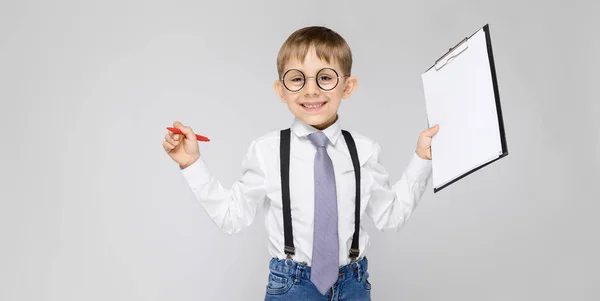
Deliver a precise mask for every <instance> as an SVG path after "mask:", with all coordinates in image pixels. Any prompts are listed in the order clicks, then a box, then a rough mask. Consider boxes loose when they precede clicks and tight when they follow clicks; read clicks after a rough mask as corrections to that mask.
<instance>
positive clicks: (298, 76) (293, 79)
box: [283, 70, 304, 91]
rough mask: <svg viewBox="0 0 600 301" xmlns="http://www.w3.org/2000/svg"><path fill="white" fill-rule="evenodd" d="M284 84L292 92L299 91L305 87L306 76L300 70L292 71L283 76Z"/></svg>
mask: <svg viewBox="0 0 600 301" xmlns="http://www.w3.org/2000/svg"><path fill="white" fill-rule="evenodd" d="M283 84H284V85H285V87H286V88H288V89H289V90H291V91H298V90H300V89H302V87H303V86H304V74H302V72H300V71H298V70H290V71H288V72H286V74H285V75H284V76H283Z"/></svg>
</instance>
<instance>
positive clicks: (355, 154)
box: [342, 130, 360, 260]
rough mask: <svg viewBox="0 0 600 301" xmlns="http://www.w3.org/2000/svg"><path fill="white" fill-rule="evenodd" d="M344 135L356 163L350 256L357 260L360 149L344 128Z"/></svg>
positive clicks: (353, 163) (358, 250)
mask: <svg viewBox="0 0 600 301" xmlns="http://www.w3.org/2000/svg"><path fill="white" fill-rule="evenodd" d="M342 135H344V139H346V144H347V145H348V150H349V151H350V157H351V158H352V165H354V178H355V179H356V185H355V186H356V192H355V196H354V236H353V237H352V246H351V247H350V255H349V256H350V258H351V259H352V260H355V259H356V258H357V257H358V254H360V249H359V248H358V233H359V231H360V163H359V161H358V151H357V150H356V143H354V139H353V138H352V135H350V132H348V131H345V130H342Z"/></svg>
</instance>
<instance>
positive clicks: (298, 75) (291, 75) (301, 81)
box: [281, 68, 347, 92]
mask: <svg viewBox="0 0 600 301" xmlns="http://www.w3.org/2000/svg"><path fill="white" fill-rule="evenodd" d="M346 76H347V75H344V76H339V75H338V73H337V72H336V71H335V70H333V69H331V68H323V69H321V70H319V72H318V73H317V76H315V77H308V78H315V79H316V81H317V86H319V88H320V89H321V90H323V91H331V90H333V89H335V87H337V85H338V83H339V82H340V78H344V77H346ZM306 79H307V77H306V76H304V73H302V71H300V70H298V69H290V70H288V71H286V72H285V73H284V74H283V77H282V78H281V81H283V86H284V87H285V88H286V89H288V90H289V91H290V92H298V91H300V90H302V88H304V86H305V85H306Z"/></svg>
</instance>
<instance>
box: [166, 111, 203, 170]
mask: <svg viewBox="0 0 600 301" xmlns="http://www.w3.org/2000/svg"><path fill="white" fill-rule="evenodd" d="M173 127H174V128H178V129H180V130H181V132H182V133H184V134H185V136H182V135H179V134H175V133H172V132H171V131H169V132H168V133H167V135H165V141H163V148H164V149H165V151H166V152H167V154H168V155H169V157H171V159H173V161H175V162H177V163H178V164H179V167H180V168H181V169H184V168H186V167H188V166H190V165H192V164H193V163H194V162H196V160H198V158H200V149H199V147H198V141H197V140H196V134H194V131H192V128H190V127H188V126H183V125H182V124H181V123H180V122H179V121H175V122H174V123H173Z"/></svg>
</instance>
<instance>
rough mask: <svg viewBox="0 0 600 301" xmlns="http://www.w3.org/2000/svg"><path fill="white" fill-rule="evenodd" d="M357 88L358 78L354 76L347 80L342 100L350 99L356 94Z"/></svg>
mask: <svg viewBox="0 0 600 301" xmlns="http://www.w3.org/2000/svg"><path fill="white" fill-rule="evenodd" d="M357 86H358V78H356V77H354V76H350V77H348V79H346V83H345V84H344V92H343V94H342V98H343V99H346V98H348V97H350V95H352V93H354V90H356V87H357Z"/></svg>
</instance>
